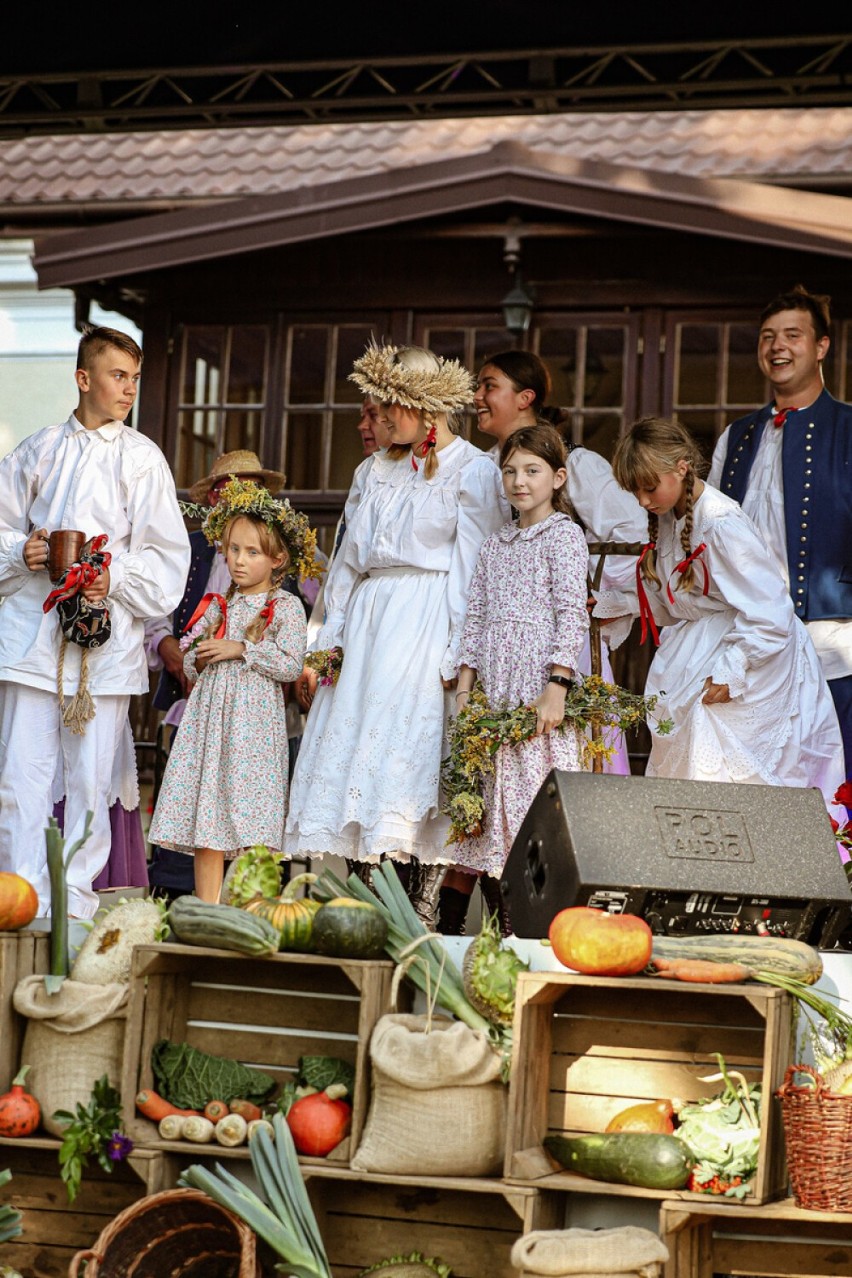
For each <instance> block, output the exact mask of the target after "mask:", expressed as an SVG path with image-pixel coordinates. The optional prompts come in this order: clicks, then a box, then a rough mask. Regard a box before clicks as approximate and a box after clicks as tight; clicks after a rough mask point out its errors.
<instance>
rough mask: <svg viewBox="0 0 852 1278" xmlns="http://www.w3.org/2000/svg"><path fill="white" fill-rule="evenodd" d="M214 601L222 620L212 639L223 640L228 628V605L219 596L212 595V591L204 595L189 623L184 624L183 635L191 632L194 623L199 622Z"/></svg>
mask: <svg viewBox="0 0 852 1278" xmlns="http://www.w3.org/2000/svg"><path fill="white" fill-rule="evenodd" d="M214 600H215V602H216V603H217V604H218V605H219V608H220V610H221V612H222V620H221V621H220V622H219V625H218V626H217V628H216V633H215V634H214V636H213V638H214V639H224V637H225V630H226V629H227V626H228V605H227V603H226V602H225V600H224V599H223V598H222V596H221V595H217V594H214V593H213V592H212V591H211V592H210V594H208V595H205V596H204V598H203V599H201V600H200V601H199V604H198V607H197V608H196V610H195V612H194V613H193V614H192V616H191V617H190V619H189V621H188V622H187V623H186V625H185V626H184V628H183V633H184V634H186V632H187V630H191V629H192V627H193V626H194V625H195V623H196V621H199V620H200V619H201V618H202V617H203V616H204V614H205V612H206V611H207V609H208V608H209V607H210V605H211V604H212V603H213V602H214Z"/></svg>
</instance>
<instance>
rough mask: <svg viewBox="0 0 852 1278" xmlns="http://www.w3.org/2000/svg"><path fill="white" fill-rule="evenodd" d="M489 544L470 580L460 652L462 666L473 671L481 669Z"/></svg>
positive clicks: (477, 562)
mask: <svg viewBox="0 0 852 1278" xmlns="http://www.w3.org/2000/svg"><path fill="white" fill-rule="evenodd" d="M488 544H489V543H488V542H483V544H482V546H481V548H480V551H479V556H478V558H477V560H476V567H475V568H474V570H473V576H472V577H471V579H470V591H469V593H468V599H467V612H466V614H465V619H464V629H463V630H462V637H461V643H460V645H459V651H458V663H459V665H460V666H470V668H471V670H478V669H479V653H480V645H481V643H482V627H483V624H484V622H485V613H486V593H487V592H486V576H487V570H486V566H485V559H486V556H487V554H488V550H487V547H488Z"/></svg>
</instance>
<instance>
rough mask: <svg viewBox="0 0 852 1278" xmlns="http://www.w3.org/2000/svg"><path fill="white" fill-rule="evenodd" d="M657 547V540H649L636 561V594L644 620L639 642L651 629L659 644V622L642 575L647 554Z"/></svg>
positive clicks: (642, 640)
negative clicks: (652, 609)
mask: <svg viewBox="0 0 852 1278" xmlns="http://www.w3.org/2000/svg"><path fill="white" fill-rule="evenodd" d="M656 548H657V543H656V542H655V541H649V542H648V544H647V545H646V546H643V547H642V554H641V555H640V556H639V558H638V559H637V561H636V594H637V595H638V596H639V620H640V621H641V622H642V633H641V636H640V639H639V642H640V643H644V642H645V640H646V639H647V638H648V631H649V630H650V632H651V638H652V639H653V641H654V643H655V644H656V645H657V646H659V643H660V632H659V630H658V629H657V623H656V621H655V620H654V614H653V612H652V611H651V604H650V601H649V599H648V594H647V591H646V590H645V582H644V579H643V577H642V564H643V562H644V560H645V556H646V555H647V554H648V552H649V551H651V550H656Z"/></svg>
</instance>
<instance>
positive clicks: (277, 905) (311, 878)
mask: <svg viewBox="0 0 852 1278" xmlns="http://www.w3.org/2000/svg"><path fill="white" fill-rule="evenodd" d="M316 881H317V876H316V875H315V874H299V875H297V876H296V878H295V879H292V880H291V881H290V882H289V883H288V884H287V886H286V888H285V889H284V891H283V892H282V893H281V895H280V896H274V897H265V896H256V897H255V898H254V900H253V901H249V903H248V904H247V905H246V906H244V909H246V910H248V912H249V913H250V914H254V915H255V916H256V917H257V918H260V919H266V920H267V922H269V923H271V924H272V926H273V927H274V928H277V929H278V937H279V940H278V948H279V950H298V951H304V950H309V949H310V948H311V936H312V933H313V928H314V915H315V914H316V912H317V910H319V909H320V907H321V903H320V902H319V901H314V900H312V899H311V898H310V897H309V896H302V897H298V898H297V897H296V891H297V890H298V888H300V887H301V886H302V884H303V883H304V884H310V883H316Z"/></svg>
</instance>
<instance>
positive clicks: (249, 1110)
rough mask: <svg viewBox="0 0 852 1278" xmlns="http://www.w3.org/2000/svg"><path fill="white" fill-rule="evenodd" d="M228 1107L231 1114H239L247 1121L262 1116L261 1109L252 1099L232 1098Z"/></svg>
mask: <svg viewBox="0 0 852 1278" xmlns="http://www.w3.org/2000/svg"><path fill="white" fill-rule="evenodd" d="M229 1108H230V1111H231V1113H232V1114H241V1115H242V1117H243V1118H244V1119H245V1120H246V1122H247V1123H250V1122H252V1120H253V1119H255V1118H263V1110H262V1109H261V1108H260V1106H259V1105H255V1104H253V1102H252V1101H247V1100H232V1101H231V1104H230V1106H229Z"/></svg>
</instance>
